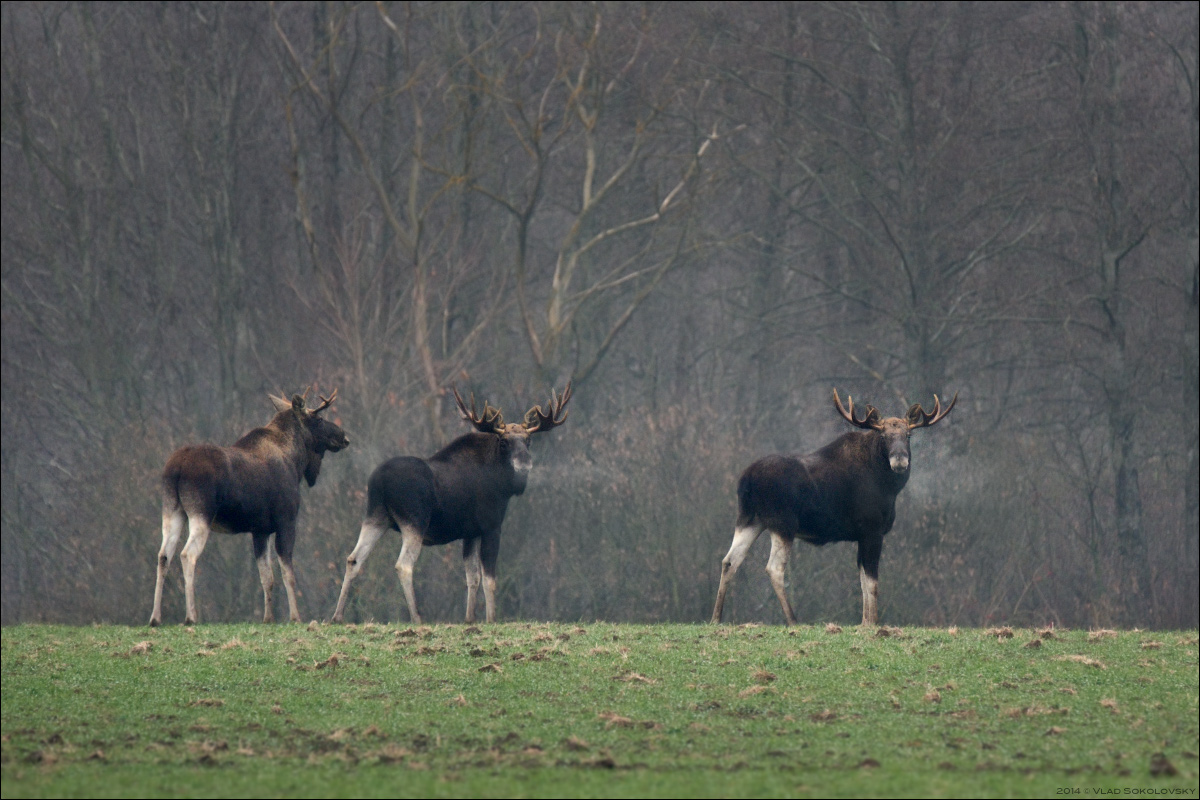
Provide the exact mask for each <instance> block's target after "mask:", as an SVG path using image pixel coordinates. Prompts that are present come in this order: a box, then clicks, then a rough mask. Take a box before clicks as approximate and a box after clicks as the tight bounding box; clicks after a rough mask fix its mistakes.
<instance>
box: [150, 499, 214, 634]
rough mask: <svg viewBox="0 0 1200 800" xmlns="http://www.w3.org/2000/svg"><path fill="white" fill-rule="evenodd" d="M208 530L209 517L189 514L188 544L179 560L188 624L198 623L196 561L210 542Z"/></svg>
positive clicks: (186, 621) (185, 621)
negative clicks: (181, 568) (181, 566)
mask: <svg viewBox="0 0 1200 800" xmlns="http://www.w3.org/2000/svg"><path fill="white" fill-rule="evenodd" d="M208 532H209V524H208V520H207V519H205V518H204V517H203V516H201V515H200V514H195V515H192V514H189V515H188V539H187V544H185V545H184V546H183V552H182V553H180V554H179V560H180V561H181V562H182V563H183V590H184V594H185V595H186V597H187V615H186V616H185V617H184V619H183V621H184V624H186V625H195V624H196V618H197V615H196V562H197V561H198V560H199V559H200V554H201V553H203V552H204V546H205V545H206V544H208ZM160 563H161V559H160Z"/></svg>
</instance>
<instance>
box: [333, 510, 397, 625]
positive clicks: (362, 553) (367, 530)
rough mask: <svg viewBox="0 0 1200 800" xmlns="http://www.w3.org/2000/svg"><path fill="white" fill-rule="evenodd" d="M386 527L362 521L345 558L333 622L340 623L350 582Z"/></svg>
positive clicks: (382, 524) (360, 569)
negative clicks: (356, 539) (356, 538)
mask: <svg viewBox="0 0 1200 800" xmlns="http://www.w3.org/2000/svg"><path fill="white" fill-rule="evenodd" d="M387 528H388V526H387V523H386V522H383V521H380V520H377V519H373V518H370V517H368V518H367V519H365V520H363V524H362V528H361V529H360V530H359V532H358V544H356V545H354V550H353V551H351V553H350V555H349V556H347V557H346V577H344V578H342V593H341V594H339V595H338V602H337V609H335V610H334V612H333V621H334V622H341V621H342V619H343V614H344V613H345V611H346V598H348V597H349V596H350V582H351V581H353V580H354V579H355V578H357V577H358V574H359V573H360V572H362V570H363V564H365V563H366V562H367V556H369V555H371V551H372V550H373V549H375V544H376V543H377V542H378V541H379V537H381V536H383V534H384V532H385V531H386V530H387Z"/></svg>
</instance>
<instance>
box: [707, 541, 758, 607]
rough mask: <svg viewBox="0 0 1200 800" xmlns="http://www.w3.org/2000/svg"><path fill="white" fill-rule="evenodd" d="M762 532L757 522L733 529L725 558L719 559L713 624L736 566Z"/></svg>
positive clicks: (735, 572) (723, 601)
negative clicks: (719, 575)
mask: <svg viewBox="0 0 1200 800" xmlns="http://www.w3.org/2000/svg"><path fill="white" fill-rule="evenodd" d="M762 532H763V526H762V525H759V524H751V525H742V526H740V527H738V528H737V529H736V530H734V532H733V544H731V545H730V546H729V552H728V553H726V554H725V558H723V559H721V585H720V586H719V587H718V588H717V604H716V605H715V606H713V613H712V623H713V624H714V625H716V624H717V623H719V622H720V621H721V615H722V613H723V612H724V610H725V592H726V591H728V590H729V584H730V582H731V581H732V580H733V576H734V575H735V574H737V571H738V567H740V566H741V565H742V561H744V560H745V559H746V553H748V552H749V551H750V545H752V544H754V542H755V541H756V540H757V539H758V536H759V534H760V533H762Z"/></svg>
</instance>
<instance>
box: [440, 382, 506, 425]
mask: <svg viewBox="0 0 1200 800" xmlns="http://www.w3.org/2000/svg"><path fill="white" fill-rule="evenodd" d="M450 391H452V392H454V399H455V401H456V402H457V403H458V411H459V413H460V414H462V418H463V419H465V420H467V421H468V422H470V423H471V424H472V425H474V426H475V430H477V431H479V432H481V433H504V416H503V415H502V414H501V413H500V409H498V408H492V407H491V406H490V405H489V404H488V402H487V401H486V400H484V401H483V414H482V415H480V414H479V412H478V411H476V410H475V393H474V392H471V407H470V408H469V409H468V408H467V404H466V403H465V402H463V399H462V396H461V395H460V394H459V393H458V389H457V388H456V387H454V386H451V387H450Z"/></svg>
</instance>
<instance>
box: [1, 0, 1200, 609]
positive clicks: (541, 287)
mask: <svg viewBox="0 0 1200 800" xmlns="http://www.w3.org/2000/svg"><path fill="white" fill-rule="evenodd" d="M1198 9H1200V6H1198V5H1197V4H1196V3H1190V2H1189V3H1184V2H1169V3H1091V2H1077V3H965V2H964V3H851V2H839V3H829V4H823V3H803V4H801V3H670V4H667V3H661V4H660V3H483V2H464V3H413V4H404V3H393V2H383V3H364V4H357V3H341V2H322V3H272V4H263V3H208V2H196V3H188V2H181V3H153V4H152V3H136V4H133V3H41V2H37V3H5V4H4V5H3V10H2V14H3V33H2V34H0V37H2V41H3V45H2V47H3V125H2V135H3V150H2V151H0V152H2V156H0V158H2V166H3V192H2V197H3V226H2V233H0V255H2V262H3V336H2V349H3V352H2V357H3V361H2V368H3V372H2V384H0V385H2V411H0V419H2V426H3V427H2V431H3V447H2V475H3V504H2V505H3V528H2V537H3V543H2V550H3V559H2V565H3V573H2V578H3V592H2V600H3V602H2V611H3V622H4V624H14V623H18V622H32V621H60V622H72V623H86V622H92V621H111V622H133V623H144V622H145V620H146V619H147V618H148V616H149V612H150V605H151V595H152V591H153V584H154V564H155V555H156V553H157V550H158V547H159V543H160V530H159V528H160V513H161V512H160V496H159V474H160V472H161V470H162V467H163V464H164V463H165V462H166V459H167V458H168V457H169V455H170V454H171V452H172V451H173V450H175V449H176V448H177V447H179V446H181V445H183V444H187V443H194V442H201V441H210V442H217V443H222V444H230V443H232V442H233V441H234V440H235V439H236V438H238V437H239V436H241V435H242V434H243V433H245V432H246V431H248V430H250V429H251V428H254V427H256V426H259V425H263V424H265V423H266V422H267V421H268V420H269V419H270V418H271V415H272V413H273V410H272V406H271V403H270V401H269V400H268V399H267V396H266V395H267V393H268V392H271V393H276V394H281V393H282V394H284V396H290V395H291V394H292V393H294V392H303V391H304V389H305V388H306V387H310V386H311V387H313V388H314V390H315V391H317V392H320V393H323V394H326V395H328V393H329V392H331V391H332V390H333V389H337V390H338V397H337V401H336V404H335V405H334V407H333V408H332V409H331V410H330V412H327V413H329V414H331V415H332V416H331V418H333V419H334V420H335V421H337V422H338V423H340V424H341V425H342V426H343V427H344V429H345V430H346V432H347V433H348V435H349V437H350V439H351V446H350V447H349V448H348V449H347V450H345V451H344V452H341V453H337V454H330V455H328V456H327V457H326V459H325V467H324V471H323V473H322V477H321V481H320V482H319V483H317V484H316V486H315V487H314V488H312V489H308V488H307V487H305V488H304V490H303V494H304V501H303V503H304V506H303V512H302V516H301V520H300V534H299V539H298V544H297V548H296V552H297V555H296V558H297V562H296V563H297V575H298V580H299V585H300V590H301V600H300V605H301V613H302V614H303V615H304V616H305V619H309V618H318V619H324V618H327V617H328V616H329V615H330V613H331V612H332V610H333V605H334V601H335V600H336V598H337V593H338V588H339V586H340V582H341V578H342V574H343V569H344V565H345V558H346V556H347V554H348V553H349V552H350V550H351V548H352V547H353V546H354V543H355V540H356V538H357V535H358V529H359V524H360V522H361V520H362V514H363V509H364V502H365V488H366V480H367V477H368V475H369V474H370V473H371V471H372V470H373V469H374V468H375V466H377V465H378V464H379V463H381V462H382V461H383V460H384V459H386V458H389V457H391V456H394V455H400V454H415V455H429V454H431V453H432V452H434V450H436V449H437V448H439V447H440V446H442V445H444V444H445V443H447V442H448V441H450V440H451V439H453V438H454V437H455V436H458V435H459V434H461V433H465V432H466V431H467V430H468V426H467V425H465V424H464V423H463V422H462V421H461V420H460V419H459V416H458V413H457V410H456V408H455V404H454V401H453V396H452V395H451V394H450V392H449V387H450V386H452V385H453V386H457V387H458V389H459V390H460V391H463V392H466V391H468V390H469V391H473V392H475V394H476V395H477V396H478V397H480V398H481V399H482V398H483V397H486V398H487V399H488V400H489V401H490V402H491V403H492V404H493V405H496V406H499V407H500V408H502V409H503V410H504V412H505V414H506V417H509V418H513V419H519V418H520V416H521V415H522V414H523V413H524V412H525V410H526V409H527V408H529V407H530V406H532V405H534V404H537V403H544V402H545V401H546V400H547V399H548V398H549V396H550V391H551V389H552V388H557V389H558V390H560V391H561V389H562V388H563V387H564V386H565V385H566V383H567V381H568V380H572V381H573V385H574V399H573V400H572V401H571V409H570V411H571V413H570V418H569V421H568V422H567V423H566V424H564V425H563V426H562V427H561V428H560V429H558V430H555V431H554V432H553V433H552V434H550V435H547V436H544V437H538V439H537V440H536V441H535V442H534V445H533V448H532V449H533V457H534V468H533V472H532V475H531V478H530V483H529V488H528V491H526V493H525V494H524V496H522V497H519V498H516V499H515V500H514V501H513V502H512V504H511V505H510V508H509V513H508V516H507V518H506V521H505V525H504V538H503V541H502V544H501V549H500V563H499V586H498V601H499V602H498V605H499V614H500V617H501V618H502V619H513V618H536V619H550V620H574V619H596V618H600V619H607V620H615V621H625V620H638V621H656V620H673V621H703V620H707V619H708V616H709V614H710V612H711V609H712V603H713V599H714V596H715V593H716V587H717V582H718V580H719V577H720V559H721V557H722V556H723V555H724V553H725V550H726V549H727V548H728V547H729V542H730V538H731V534H732V531H733V523H734V518H735V515H736V496H735V487H736V483H737V477H738V475H739V474H740V473H741V471H742V470H743V469H745V467H746V466H747V465H748V464H750V463H751V462H752V461H753V460H754V459H756V458H758V457H760V456H762V455H765V454H768V453H772V452H807V451H811V450H814V449H816V448H818V447H820V446H821V445H823V444H825V443H826V442H828V441H830V440H831V439H832V438H833V437H834V436H836V435H839V434H840V433H842V432H844V430H846V429H847V428H848V426H847V425H846V423H845V422H844V421H842V420H841V418H840V417H839V415H838V414H837V413H836V411H835V409H834V406H833V402H832V390H833V389H834V388H835V387H836V388H837V389H838V391H839V392H840V393H841V394H842V396H843V397H845V396H846V394H851V395H853V397H854V398H855V399H856V400H857V401H859V402H860V403H861V402H869V403H872V404H874V405H876V406H878V407H879V408H880V410H881V411H883V412H885V413H886V414H893V415H895V414H902V413H903V412H904V411H905V409H907V408H908V406H909V405H910V404H912V403H922V404H924V405H925V407H926V408H930V407H931V405H932V401H933V396H934V395H935V394H937V395H938V396H939V397H940V398H942V400H943V401H945V400H946V399H947V398H949V397H950V396H952V395H953V394H954V393H956V392H957V393H958V395H959V400H958V405H957V407H956V408H955V410H954V412H953V413H952V414H951V415H950V416H949V417H947V418H946V420H945V421H944V422H942V423H941V424H940V425H938V426H937V427H936V428H933V429H930V430H928V431H918V432H916V433H915V434H914V435H913V439H912V456H913V468H912V478H911V480H910V481H909V484H908V487H907V489H906V490H905V491H904V492H903V493H902V494H901V495H900V498H899V502H898V506H897V522H896V525H895V528H894V529H893V531H892V533H891V535H890V536H888V537H887V540H886V542H885V546H884V553H883V560H882V574H881V592H880V613H881V619H882V620H883V621H885V622H887V623H888V624H927V625H948V624H958V625H984V624H990V623H994V622H999V621H1005V622H1013V623H1022V624H1027V623H1054V624H1057V625H1064V626H1096V625H1106V626H1108V625H1124V626H1142V627H1147V626H1155V627H1162V626H1171V627H1178V626H1190V627H1195V626H1196V625H1197V624H1198V621H1200V599H1198V592H1197V588H1198V586H1200V555H1198V550H1197V544H1198V531H1200V522H1198V519H1200V518H1198V505H1200V503H1198V496H1197V489H1198V486H1200V473H1198V467H1197V443H1198V427H1197V421H1198V415H1197V405H1196V404H1197V400H1198V398H1200V372H1198V365H1200V349H1198V348H1200V343H1198V329H1200V316H1198V306H1197V291H1198V283H1200V278H1198V272H1197V269H1198V267H1197V264H1198V257H1200V256H1198V253H1200V213H1198V212H1200V169H1198V164H1197V158H1198V154H1200V124H1198V122H1200V114H1198V108H1200V101H1198V93H1197V86H1198V82H1197V41H1198V39H1200V30H1198V24H1197V18H1198V16H1197V15H1198ZM399 547H400V542H399V537H398V536H395V537H390V538H388V539H385V540H384V541H383V542H381V543H380V546H379V547H378V548H377V550H376V555H375V557H374V559H373V560H372V561H371V562H369V563H368V565H367V569H366V572H365V574H364V575H363V576H362V577H360V578H359V579H358V581H357V583H356V585H355V593H354V596H353V597H352V600H351V604H350V607H349V608H348V610H347V619H348V620H349V619H351V618H353V619H355V620H365V619H383V620H396V619H404V618H405V617H404V611H403V608H404V606H403V601H402V599H401V596H400V592H399V586H398V582H397V580H396V574H395V571H394V569H393V562H394V559H395V558H396V556H397V555H398V553H399ZM767 550H768V547H767V544H766V543H765V541H760V542H759V543H758V545H757V547H756V548H755V549H754V550H753V551H752V553H751V556H750V558H749V559H748V561H747V564H746V565H745V566H744V567H743V569H742V572H741V574H740V575H739V577H738V581H737V582H736V583H735V584H734V587H733V590H732V591H731V595H730V599H729V602H728V605H727V608H726V619H727V620H728V619H732V620H733V621H735V622H746V621H751V620H753V621H763V622H770V623H779V622H782V614H781V613H780V609H779V605H778V603H777V601H776V600H775V597H774V595H773V593H772V590H771V587H770V584H769V582H768V581H767V579H766V576H765V575H763V574H762V567H763V565H764V564H765V563H766V559H767ZM854 559H855V555H854V548H853V546H851V545H831V546H828V547H824V548H813V547H809V546H807V545H803V544H797V546H796V549H795V550H794V552H793V555H792V563H791V567H790V576H789V585H790V589H789V591H790V594H791V598H792V604H793V606H794V608H795V609H796V613H797V616H798V617H799V618H800V619H801V621H804V622H813V621H818V620H838V621H843V622H856V621H857V620H858V618H859V604H860V594H859V587H858V574H857V570H856V568H855V566H854ZM177 563H178V562H176V564H177ZM416 575H417V593H418V595H419V596H420V597H421V602H422V612H423V614H424V615H425V616H426V617H428V618H429V619H432V620H442V621H458V620H461V618H462V613H463V606H464V601H465V588H464V583H463V577H462V575H463V573H462V567H461V549H460V548H459V547H458V546H456V545H451V546H448V547H442V548H427V549H426V551H425V553H424V556H423V558H422V560H421V562H420V564H419V565H418V566H417V570H416ZM182 593H183V587H182V577H181V574H180V572H179V567H178V566H174V567H173V568H172V573H171V576H170V579H169V580H168V584H167V598H166V599H167V608H166V613H165V618H166V621H167V622H177V621H180V620H182V617H183V612H182ZM277 594H278V593H277ZM198 600H199V602H200V613H201V618H202V619H203V620H207V621H221V620H243V619H254V618H257V617H259V616H260V615H261V613H262V608H261V603H262V600H261V592H260V590H259V586H258V575H257V572H256V569H255V565H254V562H253V559H252V556H251V543H250V539H249V537H247V536H214V537H213V538H212V539H211V540H210V542H209V544H208V548H207V550H206V551H205V553H204V556H203V558H201V560H200V566H199V589H198ZM276 602H277V603H280V604H281V603H282V602H283V600H282V598H281V597H279V596H277V597H276ZM281 609H282V605H280V606H279V608H277V614H278V613H280V611H281Z"/></svg>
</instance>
